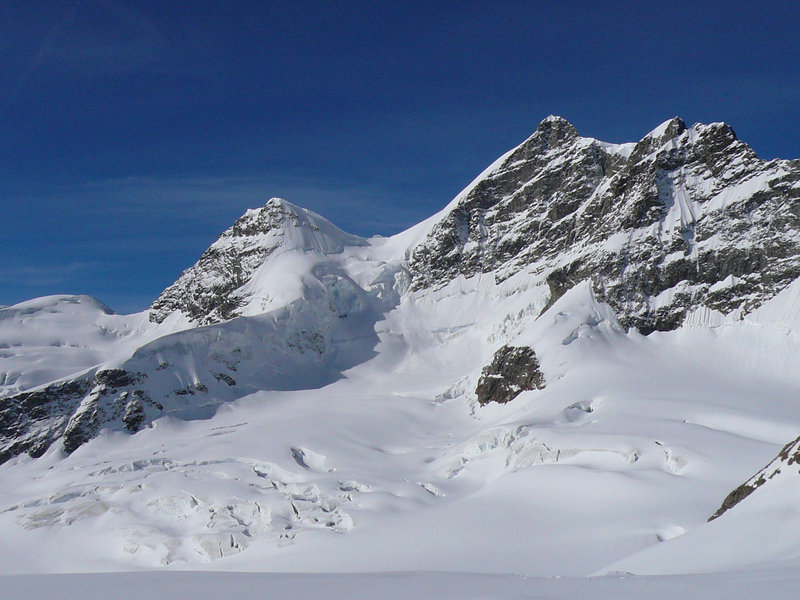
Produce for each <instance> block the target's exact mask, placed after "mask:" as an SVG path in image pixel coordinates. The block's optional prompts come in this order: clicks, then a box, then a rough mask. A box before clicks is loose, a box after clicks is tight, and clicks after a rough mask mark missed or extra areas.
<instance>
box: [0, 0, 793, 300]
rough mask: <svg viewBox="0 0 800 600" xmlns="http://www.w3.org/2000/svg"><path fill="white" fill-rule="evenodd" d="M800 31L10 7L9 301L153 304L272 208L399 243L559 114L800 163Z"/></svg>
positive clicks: (2, 61)
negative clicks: (277, 200) (276, 199)
mask: <svg viewBox="0 0 800 600" xmlns="http://www.w3.org/2000/svg"><path fill="white" fill-rule="evenodd" d="M761 4H764V5H765V7H764V6H759V5H761ZM798 31H800V5H798V4H797V3H796V2H786V3H779V2H777V3H756V2H748V3H737V2H713V3H704V2H691V3H688V2H687V3H666V2H631V3H625V2H607V3H600V2H454V3H448V2H440V3H423V2H421V3H414V2H397V3H383V2H367V3H358V2H341V3H335V2H320V3H306V2H291V3H289V2H236V1H230V0H229V1H228V2H200V1H195V2H178V1H171V2H161V1H154V2H143V1H133V0H129V1H124V0H107V1H101V0H82V1H81V0H79V1H76V2H63V3H62V2H58V1H56V0H48V1H36V0H22V1H16V0H6V1H5V2H3V3H2V4H0V209H2V212H1V213H0V214H1V215H2V219H0V304H11V303H15V302H18V301H21V300H24V299H27V298H31V297H34V296H40V295H46V294H54V293H85V294H91V295H93V296H96V297H98V298H99V299H100V300H102V301H104V302H106V303H107V304H108V305H110V306H111V307H112V308H114V309H115V310H117V311H119V312H131V311H134V310H141V309H144V308H145V307H146V306H147V305H148V304H149V303H150V302H151V301H152V300H153V299H154V298H155V296H157V295H158V293H159V292H160V291H161V290H162V289H163V288H164V287H166V286H167V285H169V284H170V283H171V282H172V281H174V280H175V279H176V278H177V276H178V275H179V274H180V272H181V271H182V270H183V269H184V268H186V267H188V266H190V265H191V264H192V263H193V262H194V261H195V260H196V259H197V257H198V256H199V255H200V254H201V253H202V251H203V250H204V249H205V248H206V247H207V246H208V245H209V244H210V243H211V242H212V241H213V240H214V238H215V237H216V236H217V234H219V233H220V232H221V231H222V230H224V229H225V228H227V227H228V226H229V225H230V224H231V223H232V222H233V220H235V219H236V218H237V217H238V216H239V215H240V214H241V213H243V212H244V210H245V209H247V208H248V207H255V206H259V205H261V204H263V203H264V202H265V201H266V200H267V199H268V198H269V197H271V196H282V197H284V198H286V199H287V200H289V201H292V202H294V203H297V204H301V205H303V206H306V207H308V208H311V209H313V210H316V211H317V212H320V213H322V214H323V215H325V216H327V217H328V218H330V219H331V220H333V221H334V222H335V223H337V224H338V225H339V226H340V227H342V228H344V229H345V230H348V231H351V232H353V233H359V234H364V235H369V234H375V233H379V234H384V235H387V234H391V233H395V232H397V231H400V230H402V229H404V228H406V227H408V226H410V225H412V224H414V223H416V222H418V221H420V220H422V219H423V218H425V217H427V216H429V215H430V214H432V213H433V212H435V211H436V210H438V209H439V208H441V207H442V206H443V205H444V204H446V203H447V202H448V201H449V200H450V199H451V198H452V197H453V196H454V195H455V194H456V193H458V191H459V190H460V189H461V188H462V187H463V186H464V185H466V184H467V183H469V181H470V180H471V179H472V178H473V177H474V176H475V175H477V174H478V173H479V172H480V171H481V170H482V169H483V168H484V167H485V166H486V165H487V164H488V163H490V162H492V161H493V160H494V159H495V158H496V157H497V156H499V155H500V154H501V153H503V152H504V151H506V150H507V149H508V148H510V147H512V146H514V145H516V144H517V143H519V142H520V141H522V140H523V139H525V138H526V137H527V136H528V135H529V134H530V133H531V132H532V131H533V130H534V129H535V128H536V125H537V124H538V122H539V121H540V120H541V119H542V118H544V117H545V116H547V115H548V114H560V115H562V116H564V117H565V118H567V119H568V120H569V121H571V122H572V123H573V124H574V125H575V126H576V127H577V128H578V130H579V131H580V132H581V133H582V134H584V135H588V136H592V137H597V138H600V139H604V140H607V141H612V142H622V141H635V140H638V139H639V138H641V137H642V136H643V135H644V134H645V133H646V132H647V131H649V130H650V129H652V128H653V127H655V126H656V125H658V124H659V123H660V122H662V121H664V120H666V119H668V118H670V117H672V116H674V115H680V116H682V117H683V118H684V119H685V120H686V121H688V122H690V123H692V122H696V121H701V122H710V121H726V122H728V123H730V124H731V125H732V126H733V127H734V129H735V130H736V132H737V134H738V135H739V137H740V138H741V139H743V140H745V141H746V142H748V143H749V144H750V145H751V146H752V147H753V148H754V149H755V150H756V152H758V154H759V155H760V156H762V157H764V158H775V157H782V158H800V67H799V66H798V65H800V42H798V39H800V38H798Z"/></svg>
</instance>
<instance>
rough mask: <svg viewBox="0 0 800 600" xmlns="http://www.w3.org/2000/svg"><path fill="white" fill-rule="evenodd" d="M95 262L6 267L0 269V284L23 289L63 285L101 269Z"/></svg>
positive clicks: (101, 266)
mask: <svg viewBox="0 0 800 600" xmlns="http://www.w3.org/2000/svg"><path fill="white" fill-rule="evenodd" d="M102 268H104V266H103V265H102V264H101V263H97V262H70V263H65V264H54V265H7V266H4V267H2V268H0V283H2V284H11V283H13V284H14V285H17V286H24V287H41V286H53V285H58V284H61V283H65V282H68V281H70V280H71V279H73V278H74V277H75V276H76V275H78V274H81V273H85V272H87V271H91V270H96V269H102Z"/></svg>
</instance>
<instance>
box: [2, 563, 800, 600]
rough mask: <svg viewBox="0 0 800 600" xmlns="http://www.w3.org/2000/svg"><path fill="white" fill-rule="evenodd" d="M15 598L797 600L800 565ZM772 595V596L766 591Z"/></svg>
mask: <svg viewBox="0 0 800 600" xmlns="http://www.w3.org/2000/svg"><path fill="white" fill-rule="evenodd" d="M0 586H2V589H3V591H4V594H5V596H6V597H8V598H13V599H14V600H51V599H52V598H59V600H85V599H87V598H94V597H97V596H98V590H100V596H101V597H102V598H104V600H128V599H129V598H132V597H137V598H139V597H141V598H148V599H149V600H172V599H173V598H181V597H189V598H192V600H218V599H219V598H230V597H236V598H280V599H281V600H306V599H307V598H325V599H326V600H352V599H353V598H370V599H371V600H434V599H435V600H479V599H480V600H486V599H488V598H492V599H494V598H497V599H500V598H502V599H503V600H522V599H525V600H575V599H576V598H591V599H592V600H641V599H643V598H646V599H647V600H674V599H675V598H692V600H729V599H730V598H766V597H768V598H770V600H794V599H795V598H796V597H797V589H798V588H799V587H800V575H798V573H797V572H796V570H792V569H788V568H784V569H771V570H759V571H745V572H741V571H740V572H736V573H723V574H715V575H694V576H678V577H674V576H673V577H649V578H640V577H629V576H626V577H621V576H611V577H600V578H591V579H574V578H567V577H564V578H554V577H551V578H542V577H521V576H513V575H482V574H476V573H401V574H397V573H353V574H335V575H334V574H314V575H309V574H302V575H296V574H288V573H199V572H184V573H153V572H143V573H103V574H80V575H77V574H76V575H51V576H48V577H41V576H29V575H21V576H20V575H17V576H5V577H0ZM767 594H768V595H767Z"/></svg>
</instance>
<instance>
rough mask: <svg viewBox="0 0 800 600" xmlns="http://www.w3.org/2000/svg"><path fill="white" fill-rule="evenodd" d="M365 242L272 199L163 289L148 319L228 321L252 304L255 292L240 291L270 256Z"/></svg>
mask: <svg viewBox="0 0 800 600" xmlns="http://www.w3.org/2000/svg"><path fill="white" fill-rule="evenodd" d="M365 243H366V242H365V240H364V239H362V238H360V237H358V236H354V235H350V234H347V233H345V232H343V231H342V230H340V229H339V228H337V227H336V226H335V225H333V224H332V223H330V222H329V221H327V220H326V219H324V218H322V217H320V216H319V215H316V214H314V213H312V212H311V211H308V210H306V209H304V208H300V207H298V206H294V205H293V204H291V203H289V202H286V201H285V200H281V199H280V198H272V199H271V200H270V201H269V202H267V204H266V205H265V206H264V207H262V208H260V209H254V210H248V211H247V212H246V213H245V214H244V215H243V216H242V217H241V218H240V219H238V220H237V221H236V222H235V223H234V224H233V226H232V227H230V228H229V229H227V230H225V231H224V232H223V233H222V234H221V235H220V236H219V237H218V238H217V240H216V241H215V242H214V243H213V244H212V245H211V246H210V247H209V248H208V250H206V251H205V252H204V253H203V255H202V256H201V257H200V259H199V260H198V261H197V263H195V264H194V265H193V266H192V267H190V268H189V269H187V270H186V271H184V272H183V273H182V274H181V276H180V277H179V278H178V280H177V281H176V282H175V283H173V284H172V285H171V286H169V287H168V288H167V289H166V290H164V291H163V292H162V293H161V295H160V296H159V297H158V298H156V300H155V302H153V305H152V306H151V312H150V320H151V321H154V322H156V323H161V322H163V321H164V320H165V319H166V318H167V317H168V316H169V315H170V314H172V313H174V312H176V311H177V312H181V313H183V314H184V315H185V316H186V317H188V318H189V320H190V321H192V322H194V323H196V324H198V325H209V324H211V323H219V322H221V321H226V320H228V319H231V318H233V317H235V316H237V315H239V314H241V312H240V309H241V308H242V307H243V306H245V305H246V304H247V303H248V302H251V301H252V300H253V297H252V296H253V292H254V291H253V290H246V289H242V287H243V286H244V285H245V284H246V283H247V282H248V281H249V280H250V279H251V278H252V277H253V276H254V274H255V273H256V271H257V270H258V269H259V268H260V267H262V266H263V265H264V263H265V261H266V260H267V259H268V258H269V257H270V255H272V254H273V253H281V252H285V251H288V250H301V251H305V252H308V251H317V252H320V253H322V254H335V253H339V252H341V251H342V249H343V248H344V247H345V246H360V245H363V244H365Z"/></svg>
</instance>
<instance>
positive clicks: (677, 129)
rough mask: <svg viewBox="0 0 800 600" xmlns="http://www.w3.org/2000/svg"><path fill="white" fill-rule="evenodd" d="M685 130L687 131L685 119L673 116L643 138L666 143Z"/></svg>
mask: <svg viewBox="0 0 800 600" xmlns="http://www.w3.org/2000/svg"><path fill="white" fill-rule="evenodd" d="M684 131H686V123H685V122H684V121H683V119H681V118H680V117H672V118H671V119H667V120H666V121H664V122H663V123H661V125H659V126H658V127H656V128H655V129H653V130H652V131H651V132H650V133H648V134H647V135H646V136H644V138H643V139H652V140H658V141H659V142H660V143H664V142H668V141H669V140H671V139H673V138H675V137H677V136H679V135H680V134H682V133H683V132H684Z"/></svg>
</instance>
